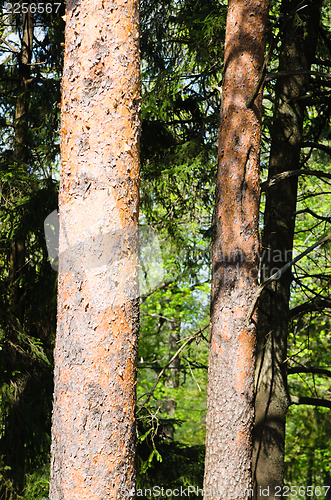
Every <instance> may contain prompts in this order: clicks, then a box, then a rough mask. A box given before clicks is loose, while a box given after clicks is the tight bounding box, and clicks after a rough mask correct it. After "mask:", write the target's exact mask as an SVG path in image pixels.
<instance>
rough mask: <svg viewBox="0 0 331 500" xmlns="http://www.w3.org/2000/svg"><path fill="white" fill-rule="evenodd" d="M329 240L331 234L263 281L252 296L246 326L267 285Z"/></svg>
mask: <svg viewBox="0 0 331 500" xmlns="http://www.w3.org/2000/svg"><path fill="white" fill-rule="evenodd" d="M330 238H331V233H330V234H328V235H327V236H325V237H324V238H322V239H321V240H319V241H317V242H316V243H314V244H313V245H311V246H310V247H308V248H307V249H306V250H305V251H304V252H302V253H300V254H299V255H297V256H296V257H295V258H294V259H292V260H291V261H290V262H287V264H285V265H284V266H283V267H281V268H280V269H278V271H277V272H276V273H274V274H272V275H271V276H270V277H269V278H268V279H267V280H266V281H264V282H263V283H262V284H261V285H260V286H259V287H258V289H257V291H256V293H255V295H254V298H253V301H252V304H251V306H250V308H249V309H248V313H247V315H246V323H247V324H249V322H250V321H251V319H252V315H253V312H254V309H255V306H256V303H257V301H258V299H259V297H260V295H261V293H262V291H263V290H264V289H265V288H266V287H267V286H268V285H270V283H272V282H273V281H276V280H279V279H280V278H281V277H282V276H283V274H284V273H286V271H288V270H289V269H290V268H291V266H292V265H293V264H295V263H296V262H298V261H299V260H301V259H302V258H303V257H305V256H306V255H308V254H309V253H310V252H312V251H313V250H315V248H317V247H319V246H320V245H322V244H323V243H325V242H326V241H328V240H329V239H330Z"/></svg>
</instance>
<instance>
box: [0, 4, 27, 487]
mask: <svg viewBox="0 0 331 500" xmlns="http://www.w3.org/2000/svg"><path fill="white" fill-rule="evenodd" d="M33 33H34V23H33V15H32V14H31V13H30V12H27V13H24V14H22V31H21V50H20V52H19V54H18V88H17V90H16V92H17V97H16V103H15V115H14V124H15V129H14V161H15V163H16V165H17V168H23V169H27V158H28V154H27V153H26V151H27V150H28V147H27V144H26V143H27V140H26V138H27V133H28V104H29V83H28V81H29V78H30V73H31V71H30V63H31V58H32V51H33ZM23 194H24V192H21V195H23ZM25 253H26V251H25V234H19V235H15V237H14V238H13V240H12V241H11V245H10V254H9V292H10V302H11V313H12V314H13V316H14V318H15V321H16V319H18V320H19V321H20V322H21V324H22V325H23V324H24V316H25V308H24V288H23V287H22V285H21V283H20V277H21V275H22V274H23V272H24V265H25ZM11 335H12V336H13V337H14V338H15V337H16V331H15V329H14V326H13V330H12V333H11ZM23 391H24V384H23V387H21V386H18V387H17V394H16V398H15V400H14V401H13V403H12V406H11V408H10V409H9V410H8V414H7V416H6V423H5V430H4V435H3V437H2V446H1V448H2V449H1V452H2V453H3V454H4V455H5V464H6V465H7V466H9V467H10V470H9V472H8V475H9V477H11V478H12V480H13V483H14V486H15V488H16V489H17V491H18V492H19V493H21V492H22V491H23V488H24V484H25V441H26V435H25V427H26V426H25V418H26V416H25V414H24V411H23V410H22V402H21V398H22V393H23Z"/></svg>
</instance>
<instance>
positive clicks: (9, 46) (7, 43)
mask: <svg viewBox="0 0 331 500" xmlns="http://www.w3.org/2000/svg"><path fill="white" fill-rule="evenodd" d="M0 41H1V42H2V43H4V44H5V45H7V47H8V48H9V49H10V50H11V52H14V54H19V53H20V50H19V49H17V48H16V47H14V45H12V44H11V43H9V42H7V40H5V39H4V38H2V37H1V38H0Z"/></svg>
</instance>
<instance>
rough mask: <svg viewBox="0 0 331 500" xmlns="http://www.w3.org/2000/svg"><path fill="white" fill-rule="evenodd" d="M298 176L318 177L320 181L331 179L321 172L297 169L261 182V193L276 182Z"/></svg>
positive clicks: (328, 175) (330, 175)
mask: <svg viewBox="0 0 331 500" xmlns="http://www.w3.org/2000/svg"><path fill="white" fill-rule="evenodd" d="M299 175H314V176H315V177H319V178H321V179H323V178H325V179H331V174H329V173H327V172H322V171H321V170H310V169H307V168H305V169H298V170H288V171H286V172H282V173H281V174H277V175H275V176H274V177H271V179H269V180H267V181H265V182H262V184H261V191H262V192H264V191H266V190H267V189H269V188H270V187H271V186H274V185H275V184H276V183H277V182H279V181H283V180H285V179H288V178H290V177H295V176H299Z"/></svg>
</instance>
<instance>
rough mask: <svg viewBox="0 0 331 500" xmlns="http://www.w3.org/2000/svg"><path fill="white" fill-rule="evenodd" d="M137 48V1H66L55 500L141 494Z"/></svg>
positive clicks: (53, 473) (118, 498) (93, 499)
mask: <svg viewBox="0 0 331 500" xmlns="http://www.w3.org/2000/svg"><path fill="white" fill-rule="evenodd" d="M138 39H139V33H138V2H137V1H136V0H116V1H112V0H94V1H92V0H89V1H88V0H85V1H84V2H82V1H78V0H68V2H67V8H66V44H65V62H64V74H63V83H62V85H63V87H62V124H61V156H62V170H61V184H60V262H59V293H58V330H57V339H56V348H55V393H54V410H53V428H52V451H51V457H52V463H51V481H50V499H51V500H62V499H66V500H83V499H89V500H97V499H98V500H99V499H106V498H107V499H114V500H115V499H116V500H122V499H123V498H124V496H125V494H126V493H127V492H128V490H129V489H130V488H134V486H135V464H134V459H135V443H134V442H135V424H134V409H135V386H136V366H137V334H138V299H137V297H138V288H137V287H138V285H137V273H136V265H137V238H136V230H137V224H138V188H139V186H138V184H139V182H138V179H139V173H138V167H139V161H138V149H139V107H140V83H139V48H138ZM126 498H132V497H130V496H127V497H126Z"/></svg>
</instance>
